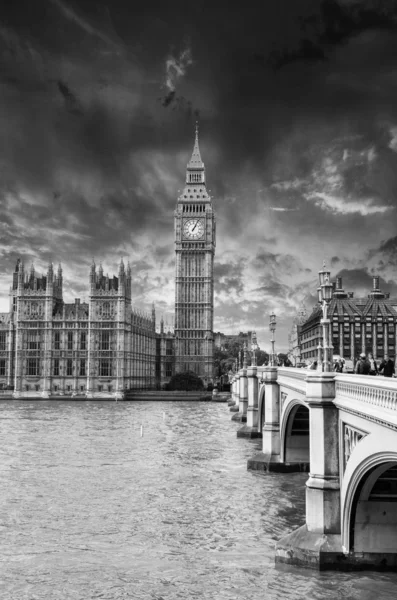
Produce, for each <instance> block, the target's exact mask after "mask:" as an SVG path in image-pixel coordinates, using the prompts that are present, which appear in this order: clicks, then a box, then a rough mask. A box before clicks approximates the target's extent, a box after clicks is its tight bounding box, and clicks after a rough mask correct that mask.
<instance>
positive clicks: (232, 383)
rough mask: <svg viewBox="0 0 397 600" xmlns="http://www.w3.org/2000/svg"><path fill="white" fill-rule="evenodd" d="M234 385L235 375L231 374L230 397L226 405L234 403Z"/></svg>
mask: <svg viewBox="0 0 397 600" xmlns="http://www.w3.org/2000/svg"><path fill="white" fill-rule="evenodd" d="M235 387H236V377H235V375H233V379H232V381H231V383H230V391H231V397H230V400H229V401H228V403H227V405H228V406H234V404H235V399H234V395H235V393H236V392H235Z"/></svg>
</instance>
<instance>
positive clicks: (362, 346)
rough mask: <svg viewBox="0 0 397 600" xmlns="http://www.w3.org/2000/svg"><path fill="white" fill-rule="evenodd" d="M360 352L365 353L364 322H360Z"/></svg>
mask: <svg viewBox="0 0 397 600" xmlns="http://www.w3.org/2000/svg"><path fill="white" fill-rule="evenodd" d="M361 352H364V353H365V323H361Z"/></svg>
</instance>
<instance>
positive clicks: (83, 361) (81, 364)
mask: <svg viewBox="0 0 397 600" xmlns="http://www.w3.org/2000/svg"><path fill="white" fill-rule="evenodd" d="M85 374H86V373H85V358H82V359H81V360H80V377H85Z"/></svg>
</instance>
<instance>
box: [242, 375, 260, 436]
mask: <svg viewBox="0 0 397 600" xmlns="http://www.w3.org/2000/svg"><path fill="white" fill-rule="evenodd" d="M257 371H258V368H257V367H256V366H251V367H248V368H247V380H248V384H247V385H248V387H247V389H248V401H247V424H246V425H243V427H241V429H239V430H238V431H237V437H238V438H240V437H245V438H258V437H262V434H261V433H259V431H258V377H257Z"/></svg>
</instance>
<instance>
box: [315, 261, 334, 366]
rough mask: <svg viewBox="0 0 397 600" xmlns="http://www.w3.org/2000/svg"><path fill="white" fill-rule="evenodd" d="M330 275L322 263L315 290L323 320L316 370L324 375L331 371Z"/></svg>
mask: <svg viewBox="0 0 397 600" xmlns="http://www.w3.org/2000/svg"><path fill="white" fill-rule="evenodd" d="M330 275H331V273H330V271H328V269H327V268H326V266H325V261H324V263H323V268H322V270H321V271H319V273H318V276H319V280H320V286H319V287H318V288H317V293H318V301H319V303H320V304H321V308H322V311H323V318H322V319H321V326H322V330H323V347H322V350H323V352H322V357H321V341H319V345H318V361H317V369H318V370H319V371H324V372H326V373H329V372H330V371H331V365H332V352H333V346H332V343H331V341H330V320H329V318H328V306H329V303H330V302H331V299H332V292H333V285H332V283H331V282H330ZM321 359H322V367H321Z"/></svg>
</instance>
